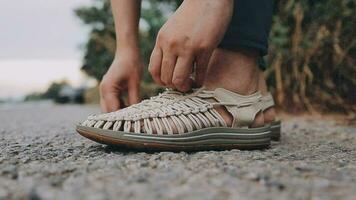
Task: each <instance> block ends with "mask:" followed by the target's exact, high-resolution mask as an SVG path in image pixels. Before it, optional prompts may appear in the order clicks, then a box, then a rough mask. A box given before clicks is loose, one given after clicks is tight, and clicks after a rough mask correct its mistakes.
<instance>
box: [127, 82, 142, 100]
mask: <svg viewBox="0 0 356 200" xmlns="http://www.w3.org/2000/svg"><path fill="white" fill-rule="evenodd" d="M128 100H129V105H132V104H136V103H138V102H139V101H140V83H139V82H137V81H130V82H129V84H128Z"/></svg>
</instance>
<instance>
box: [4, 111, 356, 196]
mask: <svg viewBox="0 0 356 200" xmlns="http://www.w3.org/2000/svg"><path fill="white" fill-rule="evenodd" d="M96 112H98V108H97V107H95V106H79V105H66V106H61V105H53V104H29V105H12V106H2V107H1V106H0V149H1V151H0V152H1V153H0V199H65V200H70V199H103V200H104V199H125V200H129V199H145V200H151V199H152V200H156V199H171V200H174V199H204V200H209V199H221V200H228V199H253V200H256V199H273V200H278V199H288V200H293V199H315V200H319V199H326V200H328V199H330V200H335V199H350V200H351V199H352V200H353V199H355V196H356V133H355V132H356V127H355V126H353V127H352V126H343V125H338V124H337V123H336V122H333V121H326V120H322V121H321V120H306V119H302V118H295V119H293V118H292V119H288V120H285V122H284V124H283V135H282V141H281V142H279V143H273V144H272V146H271V148H270V149H267V150H258V151H239V150H231V151H203V152H195V153H185V152H181V153H171V152H156V153H153V152H146V153H145V152H135V151H130V150H127V149H119V148H112V147H108V146H105V145H100V144H97V143H95V142H92V141H89V140H87V139H85V138H83V137H81V136H80V135H78V134H77V133H76V132H75V130H74V124H75V123H76V122H79V121H81V120H83V119H84V118H85V117H86V116H87V115H89V114H92V113H96Z"/></svg>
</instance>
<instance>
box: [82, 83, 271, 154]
mask: <svg viewBox="0 0 356 200" xmlns="http://www.w3.org/2000/svg"><path fill="white" fill-rule="evenodd" d="M264 104H265V103H264V102H262V96H261V94H260V92H256V93H255V94H252V95H248V96H243V95H239V94H237V93H234V92H231V91H228V90H226V89H222V88H218V89H215V90H214V91H209V90H206V89H204V88H200V89H197V90H195V91H194V92H192V93H190V94H182V93H180V92H177V91H173V90H167V91H166V92H164V93H162V94H160V95H158V96H156V97H152V98H151V99H149V100H144V101H142V102H141V103H139V104H135V105H132V106H130V107H127V108H125V109H121V110H119V111H116V112H112V113H106V114H99V115H92V116H89V117H88V119H87V120H85V121H84V122H83V123H81V124H79V125H78V126H77V131H78V133H80V134H81V135H83V136H84V137H87V138H89V139H91V140H94V141H97V142H100V143H104V144H110V145H120V146H127V147H133V148H148V149H150V150H170V151H178V150H208V149H209V150H210V149H233V148H238V149H260V148H266V147H268V146H269V145H270V140H271V127H270V125H265V126H263V127H259V128H249V127H250V126H251V124H252V123H253V122H254V119H255V116H256V115H257V114H258V113H259V112H262V111H263V108H264V107H267V106H264ZM218 106H223V107H225V108H226V110H227V111H228V112H229V113H230V114H231V116H232V118H233V120H232V125H231V126H228V125H227V124H226V122H225V121H224V119H223V118H222V116H221V115H220V114H219V113H218V112H217V110H216V109H215V108H216V107H218Z"/></svg>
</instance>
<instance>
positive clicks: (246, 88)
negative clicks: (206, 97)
mask: <svg viewBox="0 0 356 200" xmlns="http://www.w3.org/2000/svg"><path fill="white" fill-rule="evenodd" d="M204 86H205V87H206V88H208V89H215V88H219V87H221V88H225V89H228V90H230V91H233V92H236V93H239V94H242V95H249V94H252V93H254V92H256V91H257V90H258V86H259V70H258V64H257V56H255V55H254V54H253V53H246V52H242V51H229V50H223V49H217V50H215V51H214V53H213V55H212V57H211V59H210V62H209V66H208V73H207V76H206V79H205V83H204Z"/></svg>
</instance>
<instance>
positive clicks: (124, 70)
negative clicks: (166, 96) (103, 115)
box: [99, 52, 143, 112]
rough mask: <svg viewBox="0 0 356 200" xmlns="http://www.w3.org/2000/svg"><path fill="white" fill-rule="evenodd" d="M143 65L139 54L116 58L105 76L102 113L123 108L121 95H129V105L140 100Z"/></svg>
mask: <svg viewBox="0 0 356 200" xmlns="http://www.w3.org/2000/svg"><path fill="white" fill-rule="evenodd" d="M142 69H143V64H142V61H141V56H140V55H139V53H138V52H122V53H120V54H119V56H117V57H116V58H115V60H114V61H113V63H112V64H111V66H110V68H109V70H108V71H107V72H106V74H105V75H104V77H103V79H102V81H101V83H100V86H99V89H100V107H101V110H102V112H113V111H116V110H118V109H121V108H123V107H124V106H125V105H123V102H122V100H121V95H122V94H123V93H124V92H127V93H128V103H129V104H130V105H131V104H135V103H138V102H139V100H140V92H139V91H140V80H141V75H142Z"/></svg>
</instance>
